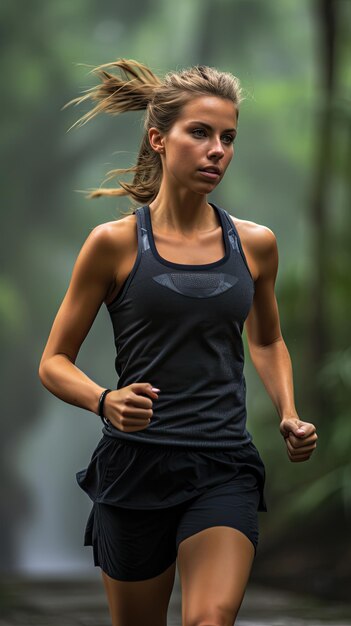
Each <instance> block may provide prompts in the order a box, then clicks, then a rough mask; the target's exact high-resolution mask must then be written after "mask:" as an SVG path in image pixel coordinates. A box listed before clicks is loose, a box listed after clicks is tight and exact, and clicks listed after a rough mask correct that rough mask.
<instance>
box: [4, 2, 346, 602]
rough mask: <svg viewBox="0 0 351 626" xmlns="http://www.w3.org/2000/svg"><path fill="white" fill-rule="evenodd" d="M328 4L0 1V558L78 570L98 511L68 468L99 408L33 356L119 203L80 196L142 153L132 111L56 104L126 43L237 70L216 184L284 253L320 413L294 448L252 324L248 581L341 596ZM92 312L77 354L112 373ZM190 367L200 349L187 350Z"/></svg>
mask: <svg viewBox="0 0 351 626" xmlns="http://www.w3.org/2000/svg"><path fill="white" fill-rule="evenodd" d="M350 18H351V3H350V2H347V1H341V0H340V1H333V0H314V1H312V0H310V1H309V2H303V1H302V0H298V1H295V0H284V1H283V2H274V1H273V0H266V1H265V2H262V1H260V0H247V1H243V0H234V1H233V0H216V1H213V0H191V1H189V0H178V1H177V2H176V3H175V2H172V1H171V0H143V2H141V1H139V2H137V1H135V2H125V1H123V2H122V1H120V2H115V0H114V1H112V0H105V1H104V2H103V3H97V2H96V1H94V0H84V1H83V0H75V2H68V1H67V0H60V2H55V1H54V0H47V1H46V2H41V1H40V0H32V1H31V2H30V3H21V4H19V3H17V2H10V1H9V0H7V1H6V2H3V3H2V4H1V7H0V20H1V26H2V28H1V30H2V37H1V48H2V54H1V58H0V67H1V79H2V86H3V93H2V98H1V103H0V106H1V111H2V114H1V118H0V124H1V134H2V142H1V148H0V149H1V152H2V167H1V178H2V181H1V188H2V198H3V200H2V202H3V208H2V227H1V231H2V232H1V235H2V243H1V256H2V262H1V271H0V316H1V327H0V328H1V345H2V348H1V350H2V359H1V383H2V394H1V396H2V414H1V423H0V433H1V436H0V446H1V454H0V464H1V475H2V477H4V480H2V487H1V492H2V497H1V499H0V507H1V518H2V520H3V522H4V523H3V526H2V533H1V535H0V553H1V559H0V568H1V573H2V574H5V573H16V572H27V573H29V574H33V575H34V574H36V573H48V574H50V573H51V574H58V573H60V574H61V575H65V573H70V575H71V574H72V573H76V574H77V575H79V574H80V573H81V572H83V571H84V572H86V571H87V570H88V569H89V568H91V567H92V556H91V553H90V548H85V547H83V529H84V525H85V522H86V519H87V516H88V513H89V511H90V508H91V503H90V501H89V500H88V498H87V497H86V495H85V494H84V493H83V492H81V490H80V489H79V487H78V485H77V483H76V479H75V473H76V472H77V471H78V470H80V469H82V468H83V467H86V465H87V463H88V461H89V458H90V454H91V452H92V450H93V449H94V447H95V445H96V443H97V441H98V439H99V438H100V436H101V422H100V420H99V418H98V417H97V416H96V415H95V414H93V413H89V412H87V411H83V410H82V409H78V408H77V407H74V406H71V405H68V404H65V403H63V402H62V401H60V400H59V399H58V398H56V397H54V396H52V395H51V394H50V393H49V392H47V391H46V390H45V389H44V388H43V386H42V385H41V383H40V380H39V378H38V366H39V361H40V357H41V354H42V351H43V349H44V346H45V343H46V340H47V337H48V334H49V331H50V328H51V325H52V322H53V320H54V317H55V315H56V312H57V310H58V308H59V306H60V303H61V301H62V299H63V297H64V295H65V292H66V290H67V287H68V284H69V280H70V276H71V272H72V268H73V265H74V262H75V259H76V257H77V255H78V252H79V250H80V248H81V246H82V244H83V242H84V240H85V239H86V237H87V236H88V235H89V233H90V231H91V230H92V229H93V228H94V227H95V226H96V225H97V224H99V223H102V222H106V221H110V220H113V219H118V218H119V217H120V216H121V215H122V214H121V212H122V211H124V210H126V209H127V208H128V207H129V206H130V203H129V201H128V200H127V199H122V200H120V199H118V200H116V199H111V198H110V199H106V198H104V199H97V200H87V199H86V198H85V196H84V194H82V193H77V190H88V189H91V188H94V187H97V186H99V185H100V183H101V182H102V181H103V179H104V178H105V174H106V172H107V171H108V170H109V169H113V168H117V167H128V166H130V165H132V164H133V163H134V162H135V158H136V155H137V152H138V146H139V142H140V139H141V133H142V131H141V128H142V126H141V125H142V115H141V114H139V113H130V114H124V115H123V116H121V117H120V118H111V117H108V116H106V117H105V118H104V117H103V116H101V118H100V119H99V118H97V119H95V120H94V121H93V122H90V123H88V124H87V125H85V126H83V127H81V128H79V129H77V128H75V129H73V130H71V131H70V132H67V131H68V129H69V127H70V126H71V125H72V124H73V123H74V122H75V121H76V119H77V118H78V117H79V116H80V115H82V114H83V112H84V107H80V108H79V110H78V109H75V108H74V107H70V108H68V109H64V110H62V107H63V106H64V104H65V103H66V102H67V101H68V100H70V99H72V98H74V97H76V96H77V95H79V93H81V92H82V90H83V89H87V88H88V87H91V86H92V85H93V84H95V83H96V79H95V80H94V77H92V76H91V75H89V70H90V69H91V67H92V66H96V65H99V64H101V63H107V62H110V61H113V60H116V59H117V58H120V57H124V58H132V59H137V60H139V61H140V62H143V63H146V64H147V65H149V66H150V67H151V68H152V69H153V70H154V71H155V72H156V73H158V74H159V75H163V74H164V73H165V72H166V71H168V70H171V69H180V68H182V67H187V66H190V65H193V64H208V65H211V66H215V67H218V68H219V69H222V70H226V71H230V72H232V73H233V74H235V75H237V76H238V77H239V78H240V81H241V83H242V86H243V88H244V90H245V94H246V99H245V101H244V102H243V103H242V106H241V111H240V119H239V126H238V130H239V132H238V137H237V140H236V149H235V157H234V160H233V162H232V164H231V166H230V170H229V171H228V172H227V174H226V177H225V179H224V180H223V182H222V184H221V185H220V187H219V188H218V189H217V190H216V192H215V193H214V194H213V195H212V199H213V200H214V201H215V202H217V203H218V204H219V205H220V206H223V207H224V208H226V209H227V210H228V211H229V212H230V213H231V214H233V215H236V216H237V217H239V218H241V219H248V220H251V221H253V222H257V223H260V224H264V225H266V226H268V227H269V228H271V229H272V230H273V232H274V233H275V235H276V237H277V241H278V249H279V258H280V263H279V273H278V277H277V283H276V294H277V300H278V305H279V310H280V317H281V327H282V332H283V336H284V339H285V341H286V343H287V346H288V348H289V351H290V354H291V358H292V362H293V369H294V381H295V398H296V406H297V410H298V412H299V415H300V417H301V419H302V420H304V421H308V422H312V423H314V424H315V425H316V427H317V431H318V435H319V439H318V447H317V449H316V451H315V452H314V454H313V455H312V458H311V459H310V460H309V461H308V462H304V463H291V462H290V461H289V459H288V457H287V454H286V449H285V444H284V441H283V439H282V436H281V434H280V432H279V418H278V415H277V413H276V411H275V408H274V406H273V405H272V403H271V401H270V399H269V397H268V395H267V393H266V391H265V389H264V387H263V385H262V382H261V381H260V379H259V377H258V375H257V373H256V371H255V370H254V368H253V366H252V363H251V362H250V359H249V354H248V350H247V342H246V337H245V336H244V337H245V350H246V357H247V358H246V365H245V374H246V379H247V389H248V393H247V406H248V424H247V425H248V429H249V431H250V432H251V433H252V435H253V438H254V442H255V444H256V446H257V448H258V449H259V451H260V454H261V456H262V459H263V460H264V462H265V465H266V471H267V481H266V499H267V506H268V513H267V514H266V513H265V514H260V524H261V537H260V546H259V552H258V556H257V559H256V562H255V567H254V570H253V573H252V578H253V580H257V581H261V582H262V581H264V582H266V583H269V584H273V585H277V586H280V587H283V588H292V589H302V588H306V585H308V589H309V591H310V592H314V593H316V594H323V595H328V594H329V595H330V596H331V597H336V598H337V597H346V596H347V589H349V587H350V582H351V573H350V562H351V542H350V527H351V489H350V485H351V460H350V459H351V456H350V450H351V419H350V403H349V398H350V388H351V348H350V307H349V304H350V286H351V278H350V276H351V274H350V271H349V268H350V256H351V213H350V196H351V186H350V169H351V168H350V165H351V132H350V130H351V119H350V90H351V63H350V24H351V19H350ZM114 357H115V348H114V344H113V334H112V326H111V323H110V320H109V316H108V313H107V310H106V308H105V307H102V308H101V309H100V311H99V313H98V316H97V318H96V320H95V322H94V325H93V327H92V329H91V331H90V333H89V335H88V337H87V339H86V340H85V342H84V344H83V346H82V348H81V351H80V353H79V356H78V359H77V365H78V367H80V368H81V369H82V370H83V371H84V372H85V373H86V374H87V375H88V376H90V377H91V378H92V379H93V380H95V381H96V382H98V383H99V384H101V385H102V386H104V387H110V388H113V387H115V386H116V377H115V376H116V375H115V371H114ZM194 366H196V364H194Z"/></svg>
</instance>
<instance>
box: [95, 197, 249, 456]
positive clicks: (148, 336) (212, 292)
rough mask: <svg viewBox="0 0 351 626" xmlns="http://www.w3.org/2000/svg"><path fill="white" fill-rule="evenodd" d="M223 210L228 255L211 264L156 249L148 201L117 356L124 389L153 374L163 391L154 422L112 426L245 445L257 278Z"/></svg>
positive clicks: (115, 310) (122, 304)
mask: <svg viewBox="0 0 351 626" xmlns="http://www.w3.org/2000/svg"><path fill="white" fill-rule="evenodd" d="M210 204H211V206H212V208H213V209H214V210H215V211H216V214H217V215H218V218H219V221H220V225H221V229H222V238H223V243H224V255H223V256H222V257H221V258H220V259H218V260H217V261H214V262H211V263H205V264H200V265H199V264H182V263H174V262H172V261H170V260H168V259H165V258H164V257H162V256H161V255H160V254H159V252H158V250H157V247H156V244H155V239H154V235H153V230H152V216H151V214H150V208H149V206H148V205H145V206H142V207H138V208H137V209H135V211H134V214H135V215H136V219H137V236H138V252H137V257H136V259H135V263H134V266H133V268H132V271H131V272H130V274H129V276H128V277H127V279H126V281H125V282H124V284H123V286H122V287H121V289H120V291H119V294H117V296H116V298H115V300H113V301H112V302H111V303H110V304H109V305H107V309H108V311H109V314H110V316H111V321H112V325H113V329H114V338H115V346H116V352H117V356H116V359H115V367H116V372H117V374H118V377H119V378H118V384H117V388H118V389H120V388H121V387H125V386H127V385H129V384H131V383H132V382H150V383H151V384H152V385H153V386H155V387H157V388H159V389H160V390H161V392H160V394H159V398H158V400H156V401H154V403H153V417H152V420H151V422H150V425H149V426H148V427H147V428H145V429H143V430H140V431H134V432H124V431H121V430H119V429H117V428H115V427H113V426H112V424H109V425H107V426H105V427H104V429H103V432H104V433H105V434H108V435H109V436H113V437H116V438H119V439H122V440H125V441H139V442H144V443H154V444H161V445H162V444H169V445H175V446H184V447H188V448H189V447H203V448H206V447H208V448H229V449H235V448H238V447H241V446H243V445H245V444H247V443H249V442H250V441H251V440H252V437H251V435H250V433H249V432H248V431H247V430H246V404H245V400H246V383H245V377H244V373H243V366H244V349H243V342H242V336H241V335H242V330H243V324H244V321H245V319H246V317H247V315H248V313H249V310H250V308H251V305H252V300H253V295H254V281H253V278H252V276H251V273H250V269H249V266H248V264H247V260H246V258H245V254H244V251H243V248H242V245H241V241H240V237H239V234H238V231H237V229H236V227H235V225H234V222H233V220H232V218H231V217H230V216H229V214H228V213H227V211H225V210H224V209H222V208H221V207H218V206H217V205H215V204H213V203H210Z"/></svg>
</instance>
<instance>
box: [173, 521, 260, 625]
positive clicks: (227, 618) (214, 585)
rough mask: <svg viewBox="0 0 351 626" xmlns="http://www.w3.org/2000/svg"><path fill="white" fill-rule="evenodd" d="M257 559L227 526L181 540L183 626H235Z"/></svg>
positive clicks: (250, 546) (242, 537) (243, 539)
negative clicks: (253, 564)
mask: <svg viewBox="0 0 351 626" xmlns="http://www.w3.org/2000/svg"><path fill="white" fill-rule="evenodd" d="M254 556H255V550H254V546H253V543H252V542H251V541H250V539H248V537H247V536H246V535H245V534H244V533H242V532H241V531H239V530H236V529H234V528H230V527H226V526H214V527H211V528H206V529H205V530H202V531H200V532H197V533H196V534H194V535H191V536H190V537H188V538H186V539H184V540H182V541H181V542H180V544H179V549H178V570H179V577H180V583H181V590H182V620H183V621H182V626H233V624H234V623H235V619H236V616H237V613H238V611H239V609H240V606H241V603H242V600H243V597H244V594H245V589H246V585H247V583H248V580H249V576H250V571H251V567H252V563H253V559H254Z"/></svg>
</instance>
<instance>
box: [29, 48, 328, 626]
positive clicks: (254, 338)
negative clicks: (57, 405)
mask: <svg viewBox="0 0 351 626" xmlns="http://www.w3.org/2000/svg"><path fill="white" fill-rule="evenodd" d="M95 71H96V74H97V76H99V77H100V79H101V81H100V83H99V84H98V85H97V86H95V87H93V88H91V89H89V90H88V92H87V93H86V94H85V95H83V96H81V97H79V98H75V99H74V100H73V101H71V103H76V104H77V103H81V102H83V101H85V100H89V99H91V100H93V101H94V103H95V105H94V107H93V108H92V110H90V111H89V112H88V113H86V114H85V115H83V117H82V118H80V120H78V122H77V124H82V123H85V122H86V121H88V120H90V119H91V118H92V117H94V116H95V115H97V114H98V113H101V112H106V113H110V114H112V115H113V114H121V113H123V112H124V111H132V110H144V109H145V111H146V112H145V118H144V119H145V121H144V126H145V128H144V136H143V139H142V143H141V147H140V152H139V156H138V160H137V163H136V165H135V166H134V167H132V168H129V169H128V168H126V169H124V170H115V171H112V172H110V175H111V176H114V175H117V176H119V175H121V174H125V173H128V172H130V173H132V174H133V178H132V181H131V182H123V181H121V182H120V186H119V187H118V188H117V189H103V188H101V189H98V190H96V191H95V192H93V193H92V194H91V196H92V197H96V196H101V195H115V196H121V195H128V196H129V197H130V198H131V199H132V200H133V201H134V204H135V205H137V208H134V209H133V208H132V209H131V211H130V212H129V213H127V214H126V215H124V217H122V218H121V219H117V220H116V221H111V222H108V223H104V224H100V225H98V226H97V227H95V228H94V229H93V230H92V232H91V233H90V235H89V236H88V237H87V239H86V241H85V242H84V244H83V246H82V249H81V250H80V252H79V255H78V257H77V260H76V263H75V265H74V268H73V272H72V277H71V281H70V284H69V288H68V290H67V293H66V295H65V297H64V299H63V302H62V304H61V306H60V308H59V311H58V313H57V315H56V318H55V320H54V323H53V326H52V329H51V332H50V335H49V338H48V341H47V344H46V347H45V350H44V352H43V355H42V359H41V363H40V369H39V376H40V379H41V381H42V383H43V385H44V386H45V387H46V388H47V389H48V390H49V391H50V392H51V393H53V394H54V395H55V396H57V397H59V398H61V399H62V400H63V401H64V402H68V403H70V404H72V405H75V406H79V407H82V408H83V409H88V410H89V411H92V412H93V413H96V414H97V415H100V417H101V419H102V421H103V428H102V433H103V436H102V439H101V440H100V441H99V443H98V444H97V446H96V448H95V450H94V452H93V454H92V457H91V460H90V462H89V464H88V466H87V467H86V468H85V469H82V470H81V471H79V472H78V473H77V481H78V484H79V485H80V487H81V488H82V489H83V490H84V491H85V492H86V493H87V494H88V495H89V497H90V498H91V500H92V501H93V507H92V510H91V513H90V516H89V519H88V522H87V525H86V529H85V536H84V545H89V546H92V547H93V557H94V564H95V566H99V567H100V568H101V573H102V579H103V583H104V585H105V589H106V594H107V598H108V603H109V610H110V614H111V619H112V623H113V626H140V624H142V625H143V626H166V623H167V609H168V604H169V600H170V596H171V592H172V588H173V584H174V578H175V569H176V564H178V571H179V577H180V583H181V590H182V624H183V626H205V625H206V626H210V625H211V626H232V625H233V623H234V622H235V619H236V615H237V613H238V611H239V608H240V605H241V603H242V600H243V597H244V593H245V589H246V586H247V582H248V579H249V575H250V571H251V568H252V564H253V561H254V557H255V555H256V549H257V544H258V512H259V511H262V512H263V511H267V506H266V502H265V497H264V484H265V467H264V463H263V461H262V459H261V457H260V454H259V452H258V450H257V448H256V446H255V445H254V443H253V440H252V436H251V434H250V433H249V431H248V430H247V428H246V384H245V377H244V373H243V367H244V349H243V342H242V332H243V326H244V323H245V328H246V332H247V338H248V345H249V350H250V356H251V358H252V361H253V363H254V366H255V367H256V369H257V371H258V373H259V375H260V377H261V378H262V380H263V383H264V385H265V387H266V389H267V392H268V394H269V396H270V398H271V399H272V402H273V404H274V406H275V408H276V410H277V412H278V415H279V418H280V426H279V428H280V433H281V434H282V436H283V441H284V445H286V450H287V454H288V457H289V459H290V460H291V461H293V462H300V461H305V460H307V459H309V458H310V456H311V454H312V452H313V450H314V449H315V448H316V440H317V434H316V429H315V427H314V425H313V424H311V423H308V422H304V421H302V420H301V419H300V418H299V416H298V414H297V410H296V408H295V404H294V391H293V377H292V367H291V360H290V356H289V353H288V350H287V347H286V344H285V342H284V340H283V337H282V334H281V329H280V322H279V313H278V307H277V302H276V297H275V292H274V287H275V279H276V274H277V269H278V253H277V244H276V238H275V236H274V234H273V232H272V231H271V230H270V229H269V228H267V227H265V226H261V225H259V224H255V223H253V222H251V221H247V220H242V219H239V218H238V217H236V216H235V215H231V214H230V213H229V212H228V211H226V210H225V209H223V208H221V207H219V206H217V205H216V204H214V203H213V202H209V201H208V199H207V197H208V195H209V194H210V193H211V192H212V191H213V190H214V189H215V188H216V187H217V186H218V185H219V183H220V182H221V180H222V178H223V177H224V175H225V172H226V170H227V168H228V166H229V164H230V162H231V160H232V158H233V154H234V142H235V137H236V135H237V132H238V117H239V105H240V102H241V100H242V89H241V87H240V83H239V80H238V78H236V77H235V76H233V75H231V74H229V73H225V72H220V71H218V70H216V69H214V68H210V67H206V66H195V67H191V68H190V69H185V70H183V71H179V72H170V73H168V74H167V75H166V76H165V77H164V78H163V79H160V78H158V77H157V76H156V75H155V74H154V73H153V72H152V71H151V70H150V69H149V68H148V67H146V66H145V65H142V64H141V63H139V62H137V61H133V60H124V59H121V60H118V61H116V62H114V63H111V64H107V65H103V66H99V67H97V68H95ZM71 103H68V104H71ZM103 303H104V304H105V306H106V307H107V310H108V312H109V314H110V317H111V322H112V326H113V331H114V337H115V345H116V351H117V356H116V361H115V364H116V372H117V374H118V382H117V388H116V389H113V390H110V389H105V387H102V386H100V385H99V384H97V383H95V382H94V381H93V380H91V379H90V378H88V376H86V374H84V373H83V372H82V371H81V370H80V369H79V368H78V367H77V366H76V365H75V362H76V359H77V355H78V352H79V349H80V347H81V345H82V343H83V341H84V339H85V337H86V335H87V333H88V332H89V330H90V328H91V326H92V324H93V321H94V319H95V317H96V315H97V313H98V311H99V309H100V307H101V305H102V304H103Z"/></svg>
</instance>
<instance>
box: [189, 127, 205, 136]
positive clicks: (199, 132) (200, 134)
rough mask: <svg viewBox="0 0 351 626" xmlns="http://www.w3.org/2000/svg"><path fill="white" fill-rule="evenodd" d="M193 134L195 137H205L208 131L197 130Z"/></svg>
mask: <svg viewBox="0 0 351 626" xmlns="http://www.w3.org/2000/svg"><path fill="white" fill-rule="evenodd" d="M192 134H193V135H195V137H204V136H205V135H206V131H205V130H204V129H203V128H195V129H194V130H193V131H192Z"/></svg>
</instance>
